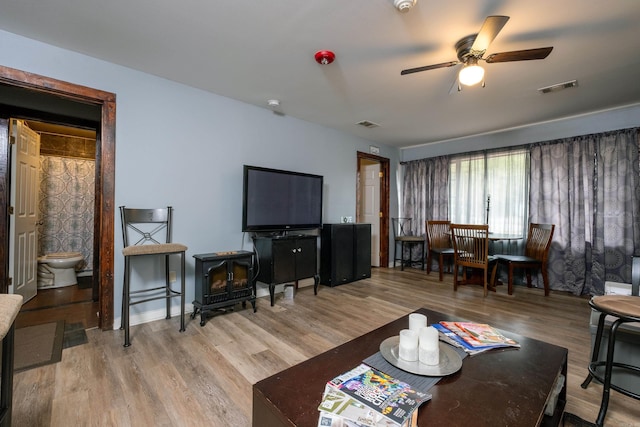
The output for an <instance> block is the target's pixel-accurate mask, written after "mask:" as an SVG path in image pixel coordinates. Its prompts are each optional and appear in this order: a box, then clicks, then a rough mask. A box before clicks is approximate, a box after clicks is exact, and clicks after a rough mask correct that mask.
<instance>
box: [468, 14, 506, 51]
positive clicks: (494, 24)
mask: <svg viewBox="0 0 640 427" xmlns="http://www.w3.org/2000/svg"><path fill="white" fill-rule="evenodd" d="M508 20H509V17H508V16H500V15H492V16H487V19H485V20H484V23H483V24H482V28H480V32H479V33H478V35H477V36H476V39H475V41H474V42H473V45H472V46H471V50H472V51H477V52H484V51H486V50H487V49H488V48H489V45H490V44H491V42H492V41H493V39H495V38H496V36H497V35H498V33H499V32H500V30H502V27H504V26H505V24H506V23H507V21H508Z"/></svg>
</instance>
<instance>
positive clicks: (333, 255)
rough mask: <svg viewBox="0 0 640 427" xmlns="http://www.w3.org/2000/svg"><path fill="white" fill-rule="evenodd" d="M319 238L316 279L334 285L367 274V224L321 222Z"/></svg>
mask: <svg viewBox="0 0 640 427" xmlns="http://www.w3.org/2000/svg"><path fill="white" fill-rule="evenodd" d="M320 238H321V247H320V283H322V284H323V285H328V286H336V285H341V284H343V283H348V282H352V281H354V280H359V279H363V278H366V277H371V225H370V224H324V225H323V226H322V231H321V233H320Z"/></svg>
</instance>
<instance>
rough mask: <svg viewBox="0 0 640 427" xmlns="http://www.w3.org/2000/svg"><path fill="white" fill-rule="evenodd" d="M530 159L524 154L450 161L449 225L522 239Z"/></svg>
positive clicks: (469, 156)
mask: <svg viewBox="0 0 640 427" xmlns="http://www.w3.org/2000/svg"><path fill="white" fill-rule="evenodd" d="M528 165H529V155H528V152H527V151H525V150H517V151H512V150H511V151H504V152H490V153H477V154H466V155H463V156H456V157H452V158H451V163H450V170H449V179H450V181H449V192H450V194H449V212H450V217H451V221H452V222H455V223H462V224H486V223H487V221H488V224H489V230H491V232H494V233H505V234H522V235H525V234H526V231H527V224H528V209H527V206H528V199H529V186H528V179H527V177H528V176H529V175H528V168H529V166H528Z"/></svg>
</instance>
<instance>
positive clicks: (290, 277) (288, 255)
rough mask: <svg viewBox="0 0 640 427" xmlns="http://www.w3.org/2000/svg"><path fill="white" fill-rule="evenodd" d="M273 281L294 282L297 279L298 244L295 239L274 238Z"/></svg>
mask: <svg viewBox="0 0 640 427" xmlns="http://www.w3.org/2000/svg"><path fill="white" fill-rule="evenodd" d="M272 249H273V261H272V262H273V278H272V280H273V283H285V282H293V281H294V280H296V255H297V249H298V246H297V245H296V241H295V240H287V239H283V240H273V248H272Z"/></svg>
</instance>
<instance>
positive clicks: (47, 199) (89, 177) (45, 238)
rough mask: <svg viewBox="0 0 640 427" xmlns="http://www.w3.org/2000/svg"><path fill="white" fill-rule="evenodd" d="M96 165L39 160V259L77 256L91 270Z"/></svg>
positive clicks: (52, 158)
mask: <svg viewBox="0 0 640 427" xmlns="http://www.w3.org/2000/svg"><path fill="white" fill-rule="evenodd" d="M94 182H95V161H94V160H90V159H80V158H71V157H58V156H40V193H39V198H40V200H39V207H38V209H39V211H40V216H39V218H40V222H39V226H38V233H39V234H38V255H44V254H47V253H53V252H80V253H82V256H83V257H84V260H85V265H84V267H83V268H82V270H91V269H92V267H93V207H94V198H95V197H94V194H95V186H94Z"/></svg>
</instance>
